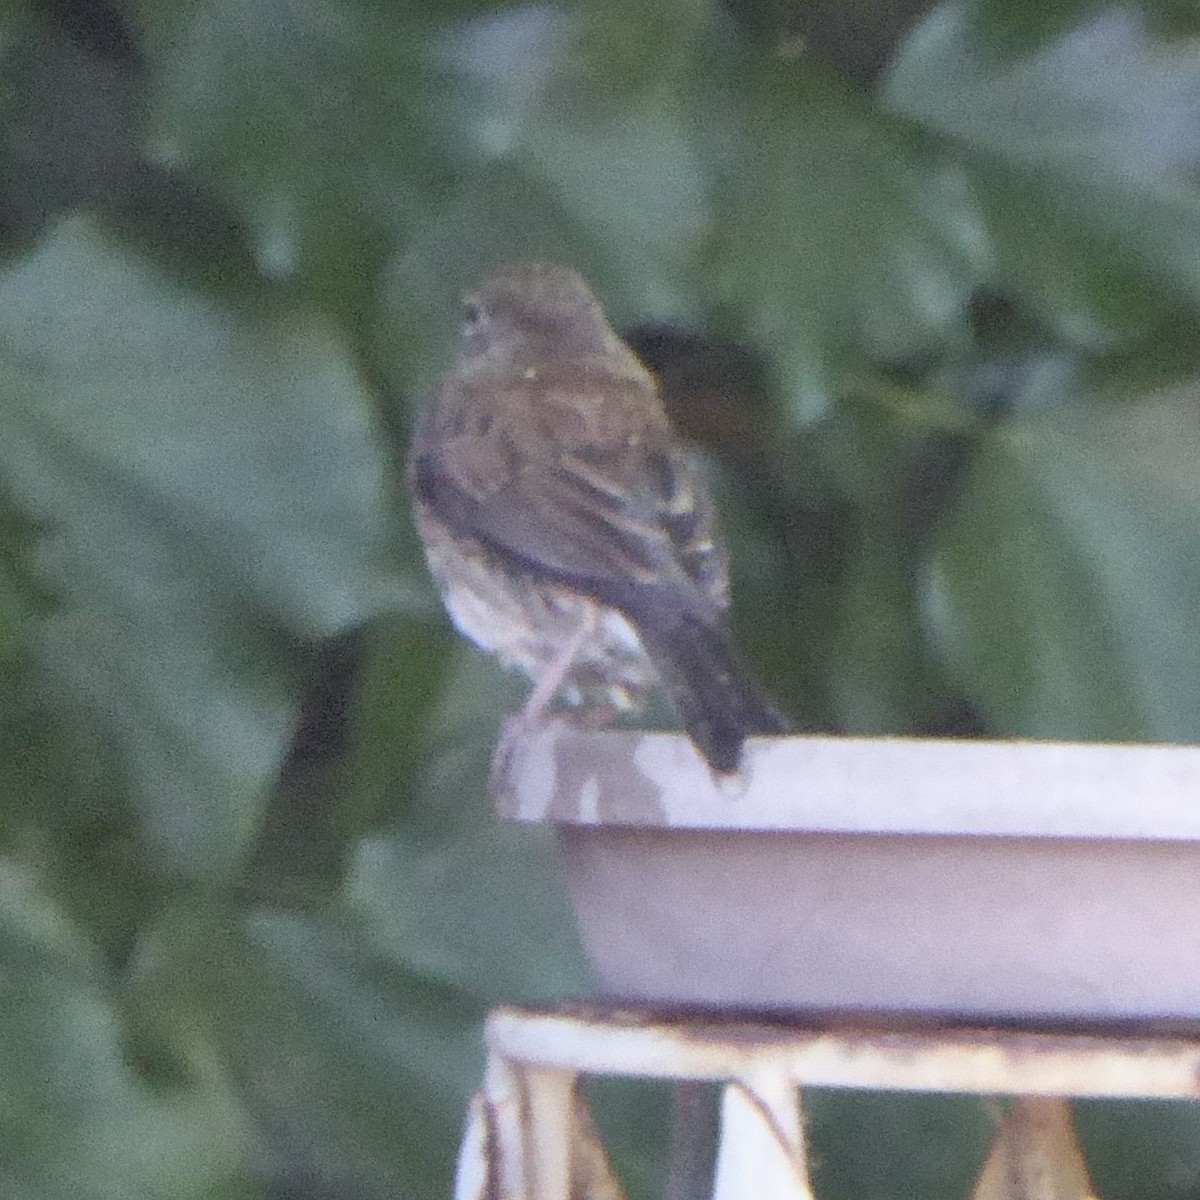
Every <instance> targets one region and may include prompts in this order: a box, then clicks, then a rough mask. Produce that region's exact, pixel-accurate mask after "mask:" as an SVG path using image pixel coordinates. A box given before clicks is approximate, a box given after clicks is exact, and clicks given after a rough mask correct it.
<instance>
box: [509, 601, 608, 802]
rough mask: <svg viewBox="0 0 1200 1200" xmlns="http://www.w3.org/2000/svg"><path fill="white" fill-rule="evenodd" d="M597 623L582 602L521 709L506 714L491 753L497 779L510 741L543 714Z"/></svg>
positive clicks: (591, 610)
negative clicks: (568, 631) (573, 624)
mask: <svg viewBox="0 0 1200 1200" xmlns="http://www.w3.org/2000/svg"><path fill="white" fill-rule="evenodd" d="M595 627H596V614H595V609H594V608H593V606H592V605H590V604H585V605H583V612H582V614H581V616H580V620H579V624H578V625H577V626H576V628H575V630H574V632H572V634H571V636H570V637H569V638H567V640H566V641H565V642H563V644H562V646H561V647H560V648H559V650H558V653H557V654H555V656H554V657H553V658H552V659H551V660H550V661H549V662H548V663H547V664H546V666H545V668H544V669H543V670H542V672H541V674H540V675H539V676H538V678H537V682H536V683H535V684H534V685H533V691H531V692H530V693H529V697H528V699H526V701H525V703H524V704H523V705H522V706H521V711H520V712H519V713H517V715H516V716H514V717H509V718H508V719H507V720H506V721H505V722H504V724H503V725H502V726H501V727H500V740H499V741H498V742H497V743H496V750H495V753H494V754H493V755H492V766H491V777H492V779H493V780H496V779H498V778H499V777H500V775H501V774H502V773H503V771H504V770H505V769H506V768H507V766H508V758H509V755H510V754H511V753H512V748H513V744H514V743H515V742H516V741H518V740H519V739H520V738H522V737H524V736H525V735H526V734H529V733H532V732H533V730H534V729H536V728H537V726H538V725H540V724H541V722H542V719H543V718H544V717H545V715H546V710H547V709H548V708H549V707H550V702H551V701H552V700H553V699H554V696H555V693H556V692H557V691H558V689H559V688H560V687H562V684H563V680H565V679H566V677H567V672H568V671H569V670H570V669H571V665H572V664H573V663H574V661H575V657H576V655H578V653H579V651H580V650H581V649H583V645H584V643H585V642H586V641H587V639H588V638H589V637H590V636H591V634H592V632H593V630H594V629H595Z"/></svg>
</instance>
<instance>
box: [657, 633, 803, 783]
mask: <svg viewBox="0 0 1200 1200" xmlns="http://www.w3.org/2000/svg"><path fill="white" fill-rule="evenodd" d="M637 628H638V632H639V634H640V635H641V638H642V644H643V645H644V646H645V649H646V653H647V654H648V655H649V656H650V659H651V661H652V662H653V663H654V665H655V667H656V668H657V669H658V673H659V675H660V676H661V677H662V681H663V684H664V686H665V687H666V689H667V693H668V694H669V695H670V697H671V699H672V700H673V701H674V703H675V707H676V708H677V709H678V710H679V716H680V717H681V719H682V721H683V726H684V728H685V729H686V730H687V732H688V736H689V737H690V738H691V739H692V741H693V742H695V744H696V748H697V749H698V750H699V751H700V753H701V754H702V755H703V756H704V758H705V760H706V761H707V762H708V764H709V766H711V767H712V768H713V770H714V771H717V772H720V773H722V774H732V773H733V772H735V771H737V769H738V765H739V763H740V762H741V757H742V743H743V742H744V741H745V740H746V738H748V737H751V736H753V735H755V734H773V733H774V734H779V733H787V732H788V724H787V722H786V721H785V720H784V719H783V717H782V716H780V714H779V713H778V712H777V711H776V710H775V709H774V707H772V705H771V704H770V703H769V702H768V701H767V700H766V698H765V697H764V696H763V695H762V693H761V692H760V691H759V689H758V687H757V685H756V684H755V682H754V680H753V679H752V678H751V676H750V672H749V670H748V669H747V668H746V666H745V664H744V663H743V662H742V659H741V656H740V655H739V654H738V651H737V648H736V647H735V646H734V644H733V639H732V638H731V637H730V635H729V633H728V631H727V630H726V629H725V628H724V627H723V626H722V625H719V624H717V623H715V622H712V621H708V620H705V619H703V618H702V617H700V616H698V615H696V614H692V613H684V614H683V615H682V616H681V615H680V614H679V613H673V614H671V615H670V616H669V617H665V618H664V617H663V616H662V614H654V613H638V614H637Z"/></svg>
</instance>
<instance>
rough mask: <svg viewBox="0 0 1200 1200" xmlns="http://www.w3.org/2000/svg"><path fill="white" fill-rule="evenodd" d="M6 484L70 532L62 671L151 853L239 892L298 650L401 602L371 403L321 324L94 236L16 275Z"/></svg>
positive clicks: (68, 699) (76, 239)
mask: <svg viewBox="0 0 1200 1200" xmlns="http://www.w3.org/2000/svg"><path fill="white" fill-rule="evenodd" d="M0 360H2V361H3V362H4V373H3V377H2V382H0V405H2V406H3V410H4V411H5V413H6V418H7V419H6V437H5V439H4V440H3V443H2V444H0V471H3V474H4V477H5V478H6V479H7V480H8V482H9V486H10V487H11V488H12V489H13V492H14V495H15V496H16V497H17V499H18V500H19V502H20V503H21V504H22V505H23V506H24V507H26V508H27V509H28V511H29V512H31V513H32V514H33V515H34V516H35V517H36V518H37V519H38V520H39V521H41V522H43V523H44V524H45V526H46V527H47V529H48V530H51V531H52V532H50V533H49V534H48V535H47V537H46V540H45V552H44V554H43V555H42V556H41V559H42V561H41V566H42V569H43V570H44V573H45V578H46V580H47V581H48V585H49V586H50V587H51V588H52V589H54V591H55V592H56V593H57V594H58V595H59V596H60V597H61V603H60V606H59V608H58V610H57V611H56V612H55V613H54V614H53V615H52V616H51V617H50V618H49V619H48V620H47V621H46V623H45V637H44V639H43V643H42V645H41V647H40V662H41V665H42V667H43V668H44V670H45V671H46V672H47V679H48V685H49V686H50V687H51V688H52V691H53V693H54V694H56V695H57V696H58V698H59V701H60V702H61V703H62V704H64V705H67V706H75V705H84V706H85V707H86V708H87V709H89V710H91V711H93V712H95V713H96V714H98V715H99V717H100V718H101V719H102V721H103V722H104V724H105V725H106V727H107V729H108V732H109V735H110V736H111V737H113V738H114V739H116V741H117V742H118V744H120V745H121V746H122V747H123V749H124V752H125V756H126V764H127V769H128V771H129V777H130V782H131V785H132V787H133V790H134V795H135V796H136V798H137V803H138V805H139V806H140V808H141V810H142V812H143V813H144V816H145V820H146V823H147V828H148V831H149V833H150V835H151V836H152V837H153V838H154V839H155V841H157V842H158V843H159V845H160V846H161V847H162V848H163V849H164V850H166V851H167V852H168V854H169V856H170V857H171V858H172V859H173V860H174V861H175V862H177V863H179V864H187V865H188V866H189V867H190V868H191V869H194V870H201V871H215V872H222V871H227V870H228V869H230V867H231V866H232V865H233V863H234V862H236V860H237V858H238V856H239V854H240V853H241V852H242V850H243V849H244V846H245V844H246V840H247V838H248V837H250V836H251V835H252V834H253V831H254V828H255V825H256V823H257V820H258V815H259V810H260V806H261V804H262V800H263V796H264V794H265V789H266V788H267V787H268V786H269V783H270V780H271V778H272V776H273V774H274V772H275V770H276V768H277V766H278V764H279V760H280V757H281V755H282V753H283V750H284V747H285V743H286V739H287V736H288V732H289V728H290V725H291V723H292V721H293V719H294V710H293V705H294V702H295V687H294V683H293V679H292V676H293V675H294V673H295V671H296V663H297V660H296V658H295V655H294V653H293V652H292V651H291V650H290V649H289V643H288V641H287V638H288V637H292V638H295V637H303V638H313V637H317V636H321V635H324V634H328V633H331V632H334V631H336V630H338V629H341V628H344V627H346V626H348V625H349V624H351V623H353V622H355V621H359V620H362V619H364V618H365V617H367V616H368V615H369V614H370V613H372V612H373V611H377V610H378V609H379V608H380V607H381V606H382V605H383V604H384V603H385V602H386V601H388V600H389V599H393V598H394V597H395V596H396V594H397V589H396V584H395V579H394V576H393V575H392V573H391V570H390V567H389V564H388V556H387V545H386V541H387V536H388V530H389V525H390V514H389V497H388V494H387V489H386V482H385V461H384V457H383V454H382V451H381V449H380V447H379V445H378V443H377V441H376V438H375V435H374V433H373V431H372V429H371V426H370V421H369V415H368V411H367V400H366V397H365V396H364V395H363V394H362V392H361V390H360V388H359V387H358V385H357V382H356V380H355V379H354V376H353V374H352V372H351V371H350V369H349V368H348V366H347V364H346V362H345V360H344V358H343V357H342V354H341V351H340V349H339V347H338V346H337V344H336V343H335V342H334V341H333V339H332V338H331V337H330V336H329V335H328V333H327V332H326V331H325V330H324V329H322V328H321V327H320V326H319V325H318V324H316V323H314V322H312V321H310V320H308V319H307V318H305V317H304V316H303V315H301V314H297V313H288V312H284V311H279V312H271V311H270V310H269V309H267V310H265V311H261V312H259V313H257V314H251V313H249V312H241V313H238V312H233V311H227V310H222V309H220V308H218V307H216V306H214V305H213V304H211V303H209V302H207V301H205V300H203V299H201V298H199V297H197V296H194V295H191V294H189V293H187V292H185V291H183V290H181V289H179V288H177V287H176V286H175V285H173V284H172V283H170V281H168V280H167V279H165V278H163V277H162V276H161V275H159V274H158V273H156V272H155V271H153V270H151V269H149V268H148V267H147V266H146V265H145V264H144V263H142V262H141V261H139V260H138V259H136V258H133V257H129V256H122V255H121V254H120V253H118V252H117V251H115V250H114V249H112V248H110V247H108V246H106V245H105V244H104V243H103V242H102V241H101V240H99V239H98V238H97V237H96V236H95V235H94V234H93V233H92V232H90V231H89V230H88V228H87V227H86V226H85V225H84V224H82V223H79V222H72V223H70V224H67V225H65V226H63V227H62V228H61V229H60V230H59V231H58V232H57V233H56V235H55V236H54V237H53V238H51V239H50V240H49V241H47V242H46V244H45V245H44V246H43V247H42V248H41V249H40V250H39V251H38V253H37V254H35V255H34V256H32V257H30V258H29V259H27V260H25V261H23V262H21V263H19V264H18V265H16V266H15V267H14V268H13V269H11V270H10V271H9V272H8V273H7V274H6V275H4V276H2V277H0Z"/></svg>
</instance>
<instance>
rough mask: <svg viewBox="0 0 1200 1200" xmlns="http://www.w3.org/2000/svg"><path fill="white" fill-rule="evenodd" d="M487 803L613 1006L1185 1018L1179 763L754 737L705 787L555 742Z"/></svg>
mask: <svg viewBox="0 0 1200 1200" xmlns="http://www.w3.org/2000/svg"><path fill="white" fill-rule="evenodd" d="M501 791H502V794H501V795H499V796H498V797H497V806H498V809H499V811H500V813H501V815H503V816H506V817H509V818H513V819H517V820H525V821H540V822H546V821H548V822H552V823H554V824H555V826H556V828H557V831H558V834H559V840H560V843H561V847H562V852H563V857H564V865H565V871H566V878H567V883H568V886H569V889H570V892H571V896H572V900H573V902H574V906H575V912H576V916H577V918H578V922H579V928H580V932H581V934H582V937H583V941H584V944H585V946H586V948H587V951H588V954H589V955H590V957H591V961H592V964H593V968H594V971H595V973H596V975H597V977H598V982H599V984H600V986H601V988H602V989H603V991H604V992H606V993H607V994H609V995H612V996H616V997H620V998H623V999H627V1000H629V1001H633V1002H649V1003H653V1004H667V1005H696V1004H700V1005H714V1006H719V1007H722V1008H737V1009H746V1010H756V1009H757V1010H773V1011H779V1012H794V1011H796V1010H804V1009H826V1010H830V1009H832V1010H848V1011H863V1010H869V1011H880V1010H883V1011H891V1012H896V1011H901V1012H911V1013H913V1014H937V1015H952V1016H957V1017H961V1018H964V1019H970V1020H975V1021H978V1020H981V1019H982V1020H1005V1019H1014V1018H1016V1019H1033V1020H1045V1019H1050V1020H1054V1021H1064V1020H1066V1021H1094V1020H1097V1019H1099V1020H1106V1019H1124V1018H1135V1019H1144V1018H1148V1019H1161V1020H1170V1021H1175V1020H1185V1021H1191V1020H1194V1019H1198V1018H1200V748H1194V747H1189V746H1112V745H1073V744H1056V743H1035V742H982V741H932V740H917V739H902V738H886V739H884V738H881V739H860V738H830V737H792V738H775V739H765V738H764V739H757V740H756V741H753V742H751V743H750V744H749V746H748V748H747V754H746V759H745V766H744V771H743V781H742V785H741V787H740V789H738V788H730V787H726V788H724V789H718V788H717V787H716V786H715V785H714V783H713V781H712V778H711V777H710V775H709V773H708V771H707V769H706V768H705V767H704V765H703V763H702V762H701V761H700V759H699V758H698V757H697V755H696V753H695V751H694V750H693V749H692V747H691V745H690V743H689V742H688V741H687V739H686V738H684V737H682V736H681V735H675V734H639V733H615V732H584V731H580V730H577V729H574V728H571V727H569V726H566V725H563V724H558V723H556V724H552V725H549V726H547V727H546V729H545V730H544V731H542V732H541V733H539V734H538V735H536V736H535V737H533V738H530V739H529V740H528V741H526V742H525V743H523V744H521V745H520V746H518V747H517V748H516V750H515V752H514V756H513V759H512V761H511V764H510V770H509V773H508V775H507V778H506V781H505V786H504V787H503V788H502V789H501Z"/></svg>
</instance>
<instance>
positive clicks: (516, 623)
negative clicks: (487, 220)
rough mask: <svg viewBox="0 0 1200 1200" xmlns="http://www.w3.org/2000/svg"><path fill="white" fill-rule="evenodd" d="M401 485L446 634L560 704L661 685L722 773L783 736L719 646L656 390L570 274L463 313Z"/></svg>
mask: <svg viewBox="0 0 1200 1200" xmlns="http://www.w3.org/2000/svg"><path fill="white" fill-rule="evenodd" d="M468 304H469V310H470V314H471V315H470V319H469V320H468V322H467V325H466V327H465V328H464V331H463V335H462V346H461V353H460V357H459V359H458V362H457V365H456V367H455V369H454V371H453V372H452V373H451V374H450V375H449V376H448V377H447V378H446V380H445V381H444V383H443V384H442V386H441V389H440V390H439V392H438V393H437V394H436V395H435V396H434V397H433V400H432V403H430V404H429V405H428V406H427V408H426V409H425V411H424V413H423V415H422V418H421V420H420V422H419V425H418V429H417V433H416V436H415V438H414V443H413V449H412V455H411V460H410V474H411V480H412V486H413V490H414V494H415V499H416V514H417V522H418V526H419V528H420V532H421V535H422V538H423V539H424V542H425V546H426V551H427V555H428V558H429V563H430V567H431V569H432V571H433V574H434V576H435V578H436V579H437V581H438V584H439V586H440V587H441V589H442V593H443V595H444V597H445V600H446V605H447V608H448V610H449V612H450V615H451V617H452V618H453V620H454V623H455V624H456V625H457V627H458V628H459V630H460V631H461V632H463V633H464V634H466V635H467V636H468V637H470V638H471V639H472V640H473V641H475V642H476V643H477V644H478V645H480V646H481V647H483V648H484V649H486V650H489V651H492V652H493V653H495V654H497V655H498V656H499V657H500V658H501V659H502V660H503V661H505V662H507V663H510V664H513V665H516V666H519V667H521V668H522V669H523V670H524V671H526V672H527V673H528V674H529V675H530V677H531V678H532V679H533V680H534V681H535V688H534V692H533V694H532V695H531V698H530V703H529V705H527V711H528V712H530V713H532V714H533V715H535V716H536V715H537V714H539V713H540V712H541V710H542V709H544V708H545V707H546V706H547V705H548V703H549V702H550V701H551V700H552V699H553V698H554V697H555V695H558V696H560V697H561V698H563V699H565V700H566V701H567V702H568V703H573V704H577V705H582V706H584V707H586V708H589V709H597V708H601V709H602V708H616V709H622V708H629V707H637V706H638V705H639V704H640V703H641V701H642V700H643V698H644V697H645V695H646V693H647V692H648V691H649V690H650V689H651V688H653V687H655V686H656V685H658V684H659V683H661V684H662V685H663V686H665V687H666V690H667V692H668V694H669V695H670V696H671V698H672V699H673V701H674V702H675V705H676V707H677V708H678V710H679V713H680V716H681V718H682V720H683V723H684V726H685V728H686V729H687V731H688V733H689V734H690V736H691V737H692V739H693V741H694V742H695V743H696V745H697V747H698V748H699V750H700V752H701V753H702V754H703V755H704V757H705V758H706V759H707V761H708V762H709V763H710V764H711V765H712V766H713V767H714V768H715V769H716V770H718V771H722V772H729V771H733V770H736V768H737V765H738V761H739V759H740V755H741V746H742V741H743V739H744V738H745V737H746V736H747V735H750V734H757V733H779V732H783V729H784V725H783V722H782V720H781V719H780V718H779V716H778V715H777V714H776V713H775V712H774V710H773V709H772V708H771V707H770V706H769V705H768V704H766V703H765V702H764V701H763V700H762V699H761V698H760V697H759V695H758V693H757V690H756V689H755V688H754V687H753V685H752V684H751V682H750V681H749V679H748V677H747V675H746V674H745V672H744V670H743V668H742V666H741V664H740V660H739V659H738V657H737V654H736V652H735V650H734V647H733V644H732V642H731V640H730V638H729V635H728V632H727V628H726V623H725V617H724V612H725V609H726V608H727V606H728V603H729V581H728V570H727V560H726V554H725V550H724V548H723V545H722V544H721V541H720V539H719V537H718V534H717V530H716V522H715V514H714V512H713V507H712V503H711V498H710V495H709V492H708V489H707V487H706V486H705V483H704V480H703V476H702V474H701V471H700V468H699V464H698V462H697V459H696V458H695V456H694V454H693V453H692V452H691V451H690V450H689V449H688V448H686V447H684V446H683V445H682V444H681V443H679V441H678V440H677V439H676V437H675V435H674V433H673V431H672V430H671V428H670V426H669V424H668V422H667V418H666V415H665V413H664V411H663V408H662V404H661V402H660V400H659V397H658V393H657V390H656V387H655V384H654V380H653V379H652V378H651V376H650V375H649V374H648V373H647V371H646V370H645V368H644V367H642V365H641V364H640V363H639V362H638V360H637V359H636V358H635V357H634V356H633V354H632V353H631V352H630V351H629V350H628V348H627V347H626V346H625V345H624V343H623V342H621V340H620V339H619V338H618V337H617V336H616V334H615V333H614V332H613V330H612V329H611V327H610V326H609V324H608V321H607V319H606V318H605V316H604V313H603V311H602V310H601V308H600V305H599V304H598V303H597V301H596V300H595V298H594V297H593V296H592V294H591V292H590V291H589V290H588V289H587V286H586V285H585V284H584V283H583V281H582V280H581V279H580V278H579V276H578V275H576V274H575V273H574V272H573V271H569V270H566V269H564V268H561V267H552V266H544V265H536V264H535V265H526V266H520V267H512V268H509V269H508V270H506V271H503V272H501V273H500V274H498V275H496V276H494V277H493V278H491V279H490V280H488V281H487V282H486V283H485V284H484V285H483V286H482V287H481V288H480V289H479V291H478V292H477V293H476V294H474V295H473V296H471V297H469V298H468Z"/></svg>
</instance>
